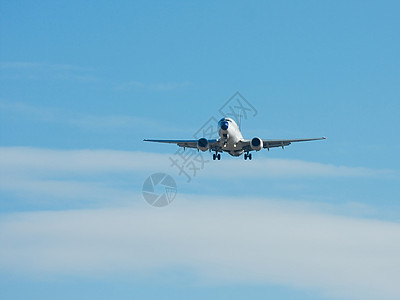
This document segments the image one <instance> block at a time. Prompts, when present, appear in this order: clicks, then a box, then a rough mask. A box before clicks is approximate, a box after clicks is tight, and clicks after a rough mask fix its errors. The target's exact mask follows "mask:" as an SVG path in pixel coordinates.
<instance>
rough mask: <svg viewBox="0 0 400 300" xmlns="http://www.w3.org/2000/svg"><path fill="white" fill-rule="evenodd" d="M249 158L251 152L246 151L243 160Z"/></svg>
mask: <svg viewBox="0 0 400 300" xmlns="http://www.w3.org/2000/svg"><path fill="white" fill-rule="evenodd" d="M251 158H252V157H251V153H249V152H247V153H245V154H244V160H247V159H249V160H251Z"/></svg>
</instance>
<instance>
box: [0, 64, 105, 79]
mask: <svg viewBox="0 0 400 300" xmlns="http://www.w3.org/2000/svg"><path fill="white" fill-rule="evenodd" d="M0 70H2V78H3V79H28V80H54V79H57V80H73V81H82V82H98V81H101V80H100V79H99V78H97V77H95V76H93V75H92V74H91V72H92V71H93V70H92V69H90V68H84V67H81V66H76V65H71V64H52V63H44V62H43V63H42V62H22V61H9V62H4V61H3V62H0Z"/></svg>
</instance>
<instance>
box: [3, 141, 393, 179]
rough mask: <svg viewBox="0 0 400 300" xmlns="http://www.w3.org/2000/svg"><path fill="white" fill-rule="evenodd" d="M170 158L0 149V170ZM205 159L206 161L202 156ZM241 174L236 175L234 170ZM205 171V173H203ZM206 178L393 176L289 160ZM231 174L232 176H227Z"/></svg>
mask: <svg viewBox="0 0 400 300" xmlns="http://www.w3.org/2000/svg"><path fill="white" fill-rule="evenodd" d="M172 155H173V154H157V153H146V152H131V151H119V150H52V149H42V148H27V147H2V148H0V167H1V168H2V169H5V168H8V169H10V170H17V169H21V170H26V169H31V168H34V169H36V170H47V171H51V170H53V171H61V172H62V171H74V172H99V171H100V172H115V171H117V172H121V171H129V172H141V171H149V170H154V169H158V168H161V169H164V168H165V167H167V168H170V164H171V162H170V160H169V157H170V156H172ZM204 155H205V159H209V157H208V155H209V154H208V153H205V154H204ZM238 169H239V170H241V172H240V173H238V172H234V170H238ZM206 171H207V172H206ZM206 171H204V172H203V173H204V174H206V175H207V176H212V177H214V176H221V175H224V176H227V177H228V178H232V177H241V176H243V175H246V176H256V177H266V178H271V177H282V176H289V177H290V176H294V177H303V176H311V177H320V176H327V177H360V176H361V177H363V176H381V175H385V174H386V175H393V174H397V173H396V171H393V170H386V169H370V168H363V167H347V166H335V165H330V164H322V163H315V162H307V161H301V160H291V159H264V158H260V159H257V160H254V161H251V162H245V161H243V160H233V159H230V160H225V161H218V162H214V163H211V164H207V167H206ZM231 171H232V172H231Z"/></svg>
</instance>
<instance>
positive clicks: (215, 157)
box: [213, 152, 221, 160]
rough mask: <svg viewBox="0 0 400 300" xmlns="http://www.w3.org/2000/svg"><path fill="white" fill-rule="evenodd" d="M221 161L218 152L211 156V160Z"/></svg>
mask: <svg viewBox="0 0 400 300" xmlns="http://www.w3.org/2000/svg"><path fill="white" fill-rule="evenodd" d="M216 159H218V160H221V154H219V153H218V152H216V153H215V154H213V160H216Z"/></svg>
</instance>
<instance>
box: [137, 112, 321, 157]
mask: <svg viewBox="0 0 400 300" xmlns="http://www.w3.org/2000/svg"><path fill="white" fill-rule="evenodd" d="M218 133H219V139H213V140H208V139H206V138H200V139H198V140H147V139H145V140H144V141H145V142H157V143H168V144H177V145H178V146H179V147H183V148H184V149H185V148H196V149H198V150H201V151H203V152H204V151H207V150H208V151H210V152H211V151H215V154H213V160H216V159H218V160H220V159H221V154H220V152H221V153H222V152H228V153H229V154H230V155H232V156H240V155H242V154H243V153H244V159H245V160H247V159H249V160H251V158H252V157H251V153H250V151H260V150H261V149H263V148H264V149H265V148H267V149H268V151H269V149H270V148H274V147H282V149H284V147H285V146H289V145H290V144H291V143H294V142H306V141H316V140H324V139H326V138H325V137H322V138H313V139H296V140H263V139H260V138H259V137H254V138H252V139H251V140H246V139H244V138H243V136H242V133H241V132H240V128H239V126H238V125H237V124H236V122H235V121H234V120H232V119H231V118H222V119H221V120H219V122H218Z"/></svg>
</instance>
